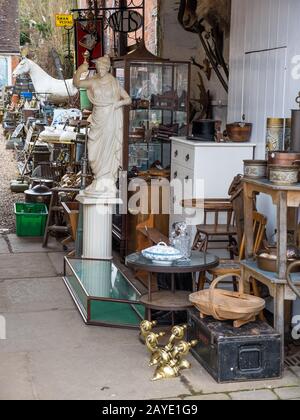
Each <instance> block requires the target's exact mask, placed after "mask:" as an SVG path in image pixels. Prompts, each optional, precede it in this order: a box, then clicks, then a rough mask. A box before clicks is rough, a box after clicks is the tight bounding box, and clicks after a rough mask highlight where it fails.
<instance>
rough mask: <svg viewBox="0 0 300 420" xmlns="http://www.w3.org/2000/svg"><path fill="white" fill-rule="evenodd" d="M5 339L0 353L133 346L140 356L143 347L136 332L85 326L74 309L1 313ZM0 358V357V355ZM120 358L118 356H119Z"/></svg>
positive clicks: (145, 351) (99, 350) (106, 351)
mask: <svg viewBox="0 0 300 420" xmlns="http://www.w3.org/2000/svg"><path fill="white" fill-rule="evenodd" d="M5 318H6V325H7V340H5V341H3V342H1V345H0V355H1V352H14V351H16V352H30V351H35V352H38V351H43V350H44V351H45V350H47V351H51V350H53V351H55V350H61V351H64V350H67V349H81V351H82V352H85V351H87V350H97V351H98V352H99V354H100V356H99V357H100V358H101V357H102V356H101V354H109V352H110V350H111V348H113V347H116V348H119V346H120V344H122V345H123V346H132V345H134V346H137V351H139V352H140V353H141V355H142V356H144V355H145V354H146V355H147V356H148V354H147V350H146V349H145V347H144V346H142V344H140V342H139V340H138V331H133V330H124V329H123V330H120V329H115V328H100V327H91V326H86V325H85V324H84V322H83V320H82V318H81V316H80V314H79V312H78V310H77V309H75V307H74V309H73V310H70V309H65V310H53V311H38V312H24V313H7V314H5ZM0 357H1V356H0ZM120 357H121V355H120Z"/></svg>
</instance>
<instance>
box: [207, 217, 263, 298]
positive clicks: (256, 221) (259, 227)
mask: <svg viewBox="0 0 300 420" xmlns="http://www.w3.org/2000/svg"><path fill="white" fill-rule="evenodd" d="M266 225H267V218H266V217H265V216H263V215H262V214H260V213H258V212H254V213H253V233H254V246H253V254H254V255H256V254H257V252H258V251H259V250H260V249H261V246H262V242H263V240H264V238H265V230H266ZM245 249H246V239H245V235H244V236H243V239H242V244H241V247H240V253H239V259H238V260H237V261H236V260H221V261H220V265H219V266H218V267H216V268H214V269H211V270H208V271H207V273H208V274H210V275H211V276H212V278H213V280H215V279H216V278H218V277H220V276H224V275H230V274H232V277H233V279H234V280H233V282H234V288H235V290H237V282H236V278H235V277H239V276H241V266H240V261H242V260H243V259H244V258H245ZM206 281H207V278H206V274H205V273H204V274H203V275H201V277H200V281H199V290H203V289H204V286H205V283H206ZM253 292H254V295H255V296H260V293H259V290H258V286H257V282H256V281H253Z"/></svg>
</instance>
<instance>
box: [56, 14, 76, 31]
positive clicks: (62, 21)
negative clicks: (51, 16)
mask: <svg viewBox="0 0 300 420" xmlns="http://www.w3.org/2000/svg"><path fill="white" fill-rule="evenodd" d="M55 24H56V26H58V27H60V28H64V27H68V26H69V27H71V26H73V24H74V22H73V15H66V14H63V15H55Z"/></svg>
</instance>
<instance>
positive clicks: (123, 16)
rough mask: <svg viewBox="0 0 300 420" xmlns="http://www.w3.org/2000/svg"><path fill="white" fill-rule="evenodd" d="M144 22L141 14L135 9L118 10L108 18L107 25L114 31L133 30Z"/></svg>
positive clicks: (137, 28)
mask: <svg viewBox="0 0 300 420" xmlns="http://www.w3.org/2000/svg"><path fill="white" fill-rule="evenodd" d="M143 23H144V19H143V16H142V15H141V14H140V13H138V12H136V11H135V10H118V11H117V12H115V13H113V14H112V15H111V16H110V18H109V26H110V27H111V28H112V29H113V30H114V31H115V32H124V33H129V32H135V31H138V30H139V29H140V28H141V27H142V26H143Z"/></svg>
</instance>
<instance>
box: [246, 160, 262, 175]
mask: <svg viewBox="0 0 300 420" xmlns="http://www.w3.org/2000/svg"><path fill="white" fill-rule="evenodd" d="M267 166H268V163H267V161H266V160H244V175H245V176H246V177H248V178H254V179H260V178H267Z"/></svg>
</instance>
